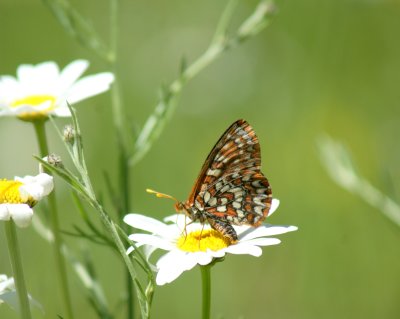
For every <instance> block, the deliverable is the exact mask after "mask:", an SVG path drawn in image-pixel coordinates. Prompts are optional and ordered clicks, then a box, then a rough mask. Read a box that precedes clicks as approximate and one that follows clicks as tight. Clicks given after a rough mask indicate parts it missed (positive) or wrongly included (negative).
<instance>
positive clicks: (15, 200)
mask: <svg viewBox="0 0 400 319" xmlns="http://www.w3.org/2000/svg"><path fill="white" fill-rule="evenodd" d="M21 185H22V183H21V182H18V181H8V180H6V179H3V180H0V204H4V203H8V204H21V203H25V202H24V201H23V200H22V198H21V193H20V192H19V187H20V186H21Z"/></svg>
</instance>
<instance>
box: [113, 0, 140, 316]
mask: <svg viewBox="0 0 400 319" xmlns="http://www.w3.org/2000/svg"><path fill="white" fill-rule="evenodd" d="M118 19H119V0H111V2H110V30H111V32H110V46H111V56H112V59H111V61H110V62H111V69H112V71H113V73H114V78H115V79H114V84H113V87H112V89H111V98H112V108H113V109H112V111H113V112H112V114H113V118H114V127H115V130H116V135H117V141H118V149H119V169H118V170H119V187H120V191H121V194H122V205H121V211H120V212H119V218H120V220H122V218H123V215H125V214H127V213H129V211H130V196H131V194H130V185H129V176H130V166H129V156H128V155H127V153H128V152H127V145H128V142H127V141H126V139H125V135H124V124H125V121H124V118H125V117H124V112H123V105H122V101H121V94H120V87H119V77H118V76H117V58H118V32H119V22H118ZM124 226H125V229H126V227H127V226H128V225H126V224H125V225H124ZM125 277H126V292H127V295H128V300H127V307H128V312H127V318H128V319H133V318H134V317H135V307H134V302H135V301H134V291H133V282H132V278H131V275H130V273H129V270H128V269H126V272H125Z"/></svg>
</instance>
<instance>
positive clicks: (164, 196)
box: [146, 188, 178, 202]
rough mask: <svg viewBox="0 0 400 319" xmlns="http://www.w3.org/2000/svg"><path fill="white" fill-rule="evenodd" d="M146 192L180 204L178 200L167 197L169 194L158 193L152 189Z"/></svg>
mask: <svg viewBox="0 0 400 319" xmlns="http://www.w3.org/2000/svg"><path fill="white" fill-rule="evenodd" d="M146 192H148V193H149V194H154V195H156V196H157V197H158V198H168V199H172V200H173V201H175V202H178V200H177V199H176V198H175V197H172V196H171V195H167V194H164V193H160V192H157V191H155V190H152V189H150V188H147V189H146Z"/></svg>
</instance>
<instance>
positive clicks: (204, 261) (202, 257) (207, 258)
mask: <svg viewBox="0 0 400 319" xmlns="http://www.w3.org/2000/svg"><path fill="white" fill-rule="evenodd" d="M196 255H197V256H196V257H197V263H198V264H199V265H202V266H205V265H208V264H209V263H211V262H212V261H213V259H214V258H213V256H211V254H209V253H204V252H198V253H196Z"/></svg>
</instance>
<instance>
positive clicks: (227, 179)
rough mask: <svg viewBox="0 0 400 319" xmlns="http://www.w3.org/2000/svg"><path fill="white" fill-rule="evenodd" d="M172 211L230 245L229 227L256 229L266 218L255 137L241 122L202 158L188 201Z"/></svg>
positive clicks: (266, 190) (265, 186)
mask: <svg viewBox="0 0 400 319" xmlns="http://www.w3.org/2000/svg"><path fill="white" fill-rule="evenodd" d="M148 192H150V193H155V194H156V195H157V196H158V197H166V198H171V199H173V200H175V201H176V203H175V209H176V211H177V212H178V213H184V214H185V215H186V216H188V217H189V218H190V219H191V220H192V221H193V222H195V221H199V222H200V223H202V224H204V223H206V222H207V223H209V224H210V226H211V227H212V228H213V229H215V230H217V231H218V232H220V233H221V234H222V235H223V236H224V237H226V238H227V239H229V241H230V242H231V243H235V242H237V241H238V236H237V234H236V231H235V229H234V228H233V227H232V225H251V226H253V227H257V226H259V225H260V224H261V223H262V222H263V220H264V219H265V218H266V217H267V215H268V212H269V210H270V208H271V203H272V190H271V186H270V185H269V182H268V180H267V178H266V177H265V176H264V175H263V173H262V172H261V153H260V144H259V142H258V137H257V135H256V133H255V132H254V129H253V128H252V127H251V126H250V125H249V123H247V122H246V121H245V120H242V119H241V120H238V121H236V122H234V123H233V124H232V125H231V126H229V128H228V129H227V130H226V131H225V132H224V133H223V134H222V136H221V137H220V139H219V140H218V142H217V143H216V144H215V146H214V147H213V149H212V150H211V152H210V154H209V155H208V157H207V158H206V160H205V162H204V164H203V167H202V168H201V171H200V174H199V176H198V177H197V179H196V182H195V184H194V186H193V188H192V191H191V193H190V195H189V198H188V199H187V200H186V201H185V202H179V201H178V200H176V199H175V198H173V197H172V196H169V195H166V194H162V193H159V192H156V191H152V190H148Z"/></svg>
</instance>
